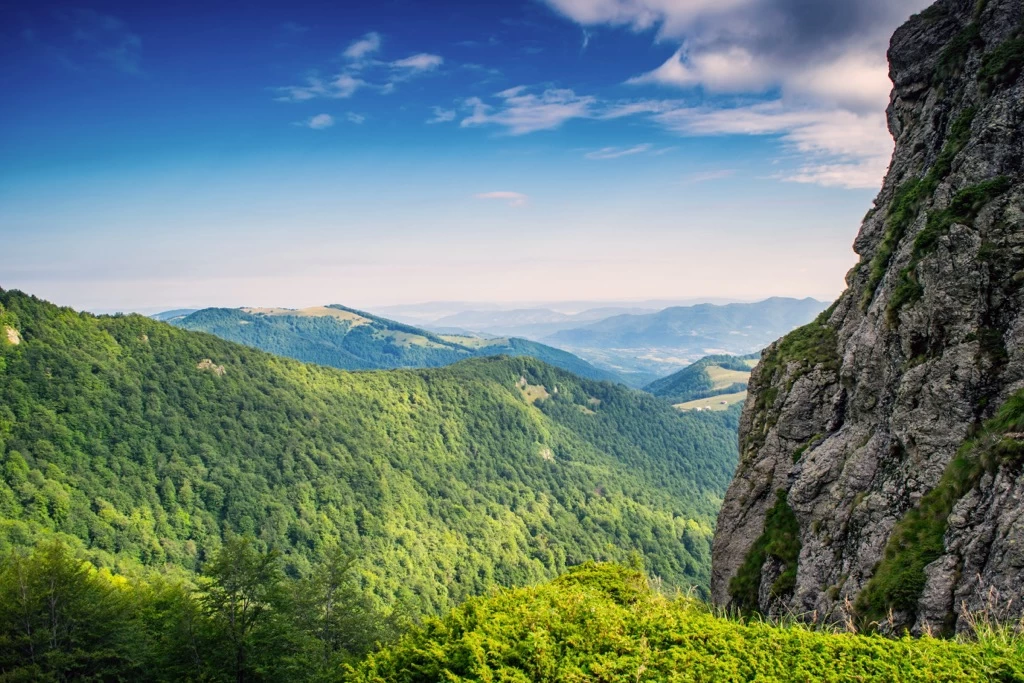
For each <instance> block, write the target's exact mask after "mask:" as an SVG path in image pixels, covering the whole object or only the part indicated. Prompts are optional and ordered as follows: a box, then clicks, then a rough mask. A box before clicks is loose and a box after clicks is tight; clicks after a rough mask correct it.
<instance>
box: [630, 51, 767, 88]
mask: <svg viewBox="0 0 1024 683" xmlns="http://www.w3.org/2000/svg"><path fill="white" fill-rule="evenodd" d="M772 81H773V74H772V72H771V70H770V69H769V68H768V67H767V65H766V64H765V63H764V62H763V61H761V60H759V59H758V58H756V57H755V56H754V55H753V54H751V53H750V52H748V51H747V50H745V49H743V48H742V47H736V46H731V47H728V48H726V49H724V50H722V51H720V52H703V53H700V54H697V55H694V56H693V57H692V58H691V59H689V60H685V59H684V51H683V48H680V49H679V50H677V51H676V53H675V54H674V55H672V56H671V57H669V58H668V60H667V61H666V62H665V63H664V64H662V65H661V66H659V67H658V68H657V69H654V70H653V71H649V72H648V73H646V74H643V75H641V76H636V77H635V78H631V79H629V81H627V82H628V83H631V84H645V83H657V84H659V85H674V86H678V87H683V88H690V87H694V86H698V85H702V86H704V87H705V88H707V89H708V90H710V91H712V92H754V91H760V90H763V89H765V88H767V87H768V86H770V85H772Z"/></svg>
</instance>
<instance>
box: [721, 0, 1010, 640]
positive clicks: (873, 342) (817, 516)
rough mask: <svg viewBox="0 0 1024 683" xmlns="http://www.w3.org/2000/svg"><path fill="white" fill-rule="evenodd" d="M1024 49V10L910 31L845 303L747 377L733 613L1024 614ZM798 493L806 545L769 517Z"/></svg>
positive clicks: (726, 517)
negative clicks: (791, 558) (1020, 395)
mask: <svg viewBox="0 0 1024 683" xmlns="http://www.w3.org/2000/svg"><path fill="white" fill-rule="evenodd" d="M1022 54H1024V0H989V1H988V2H985V1H984V0H982V1H981V2H975V0H940V2H938V3H937V4H936V5H934V6H933V7H931V8H930V9H928V10H926V11H925V12H922V13H921V14H920V15H917V16H915V17H914V18H912V19H911V20H910V21H909V22H908V23H907V24H906V25H904V26H903V27H902V28H900V29H899V30H898V31H897V32H896V34H895V35H894V37H893V40H892V44H891V48H890V52H889V58H890V65H891V67H890V72H891V74H890V75H891V77H892V79H893V83H894V90H893V93H892V100H891V105H890V107H889V110H888V118H889V128H890V130H891V132H892V134H893V136H894V138H895V139H896V150H895V153H894V157H893V161H892V165H891V168H890V171H889V173H888V176H887V177H886V179H885V182H884V185H883V188H882V190H881V192H880V194H879V195H878V198H877V199H876V200H875V208H874V209H873V210H872V212H871V213H870V214H869V215H868V216H867V217H866V218H865V221H864V223H863V225H862V227H861V230H860V234H859V235H858V236H857V238H856V241H855V244H854V246H855V249H856V251H857V253H858V254H860V256H861V261H860V263H859V264H858V266H857V267H856V268H854V269H853V270H852V271H851V272H850V273H849V274H848V276H847V284H848V289H847V291H846V292H845V293H844V294H843V296H842V297H841V298H840V299H839V301H837V302H836V304H835V306H834V307H833V308H832V309H830V310H829V311H827V312H826V313H825V314H824V315H823V316H822V317H821V318H820V319H819V321H818V322H816V323H814V324H812V325H811V326H808V327H807V328H802V329H801V330H798V331H797V332H795V333H794V334H793V335H790V336H789V337H786V338H785V339H783V340H780V341H779V342H776V344H774V345H773V346H772V347H770V348H769V349H768V350H767V351H766V352H765V356H764V360H763V361H762V363H761V365H760V366H758V368H757V369H756V370H755V372H754V374H753V377H752V379H751V385H750V397H749V398H748V400H747V403H746V407H745V409H744V414H743V419H742V422H741V426H740V440H741V462H740V466H739V469H738V472H737V475H736V478H735V481H734V482H733V484H732V485H731V487H730V489H729V492H728V494H727V496H726V500H725V504H724V506H723V508H722V512H721V514H720V517H719V522H718V533H717V535H716V537H715V542H714V551H713V570H712V593H713V597H714V600H715V601H716V602H717V603H718V604H722V605H726V604H731V605H733V606H738V607H742V608H745V609H756V610H758V611H761V612H764V613H771V614H779V613H785V614H798V615H804V616H806V617H807V618H815V619H819V620H820V619H826V620H831V621H835V622H844V621H847V620H849V619H852V620H854V621H855V622H857V623H859V624H860V625H861V626H870V625H871V624H872V623H879V622H882V623H881V624H880V626H881V628H882V629H883V630H886V629H889V630H899V629H901V628H910V629H912V630H915V631H916V632H920V631H922V630H928V629H931V630H932V631H936V630H938V631H943V630H944V631H946V632H949V631H951V630H955V629H963V628H965V627H966V623H965V621H966V620H965V619H964V618H963V610H964V609H965V608H966V609H967V610H978V609H981V608H983V607H985V606H986V605H988V606H989V607H993V606H996V607H998V608H1000V609H1003V610H1004V611H1005V612H1006V616H1011V615H1016V616H1019V615H1020V614H1021V613H1022V612H1024V477H1022V475H1021V472H1022V469H1024V457H1021V455H1020V453H1024V445H1022V446H1021V447H1020V449H1019V450H1017V446H1016V445H1015V444H1017V442H1018V441H1019V440H1018V439H1016V438H1015V437H1016V436H1019V435H1015V434H1013V433H1006V429H1009V428H1008V427H1005V425H1003V427H1000V428H997V427H996V426H994V425H995V421H993V417H994V416H997V415H1004V416H1005V414H1008V413H1007V411H1010V412H1012V409H1015V408H1014V405H1015V404H1012V401H1011V399H1012V397H1014V395H1015V394H1016V393H1017V392H1018V391H1020V390H1021V389H1022V388H1024V291H1022V285H1024V179H1022V171H1024V79H1022V76H1021V63H1022V58H1021V56H1022ZM1008 401H1011V403H1009V404H1008ZM1007 406H1009V407H1007ZM1000 409H1002V410H1003V412H1002V413H1000V412H999V411H1000ZM1022 409H1024V403H1022ZM1022 418H1024V412H1022ZM1000 429H1002V431H999V430H1000ZM997 432H998V433H997ZM965 444H966V445H965ZM958 452H959V453H960V459H959V460H958V461H957V463H954V460H955V459H957V458H958ZM951 463H953V464H951ZM937 487H938V488H937ZM780 490H782V492H783V499H784V501H785V504H786V505H788V508H789V509H790V510H791V511H792V514H793V515H795V517H796V519H797V521H798V525H799V533H798V537H797V538H792V539H791V538H788V537H787V536H786V534H785V533H783V532H782V531H780V530H779V529H776V528H774V527H773V523H771V522H769V523H767V524H766V517H768V516H769V514H768V513H769V510H771V509H772V508H773V506H775V505H776V502H777V496H778V495H779V494H778V491H780ZM929 492H932V493H931V495H930V496H928V494H929ZM940 493H941V494H942V496H940V495H939V494H940ZM943 496H945V498H943ZM946 498H948V499H949V503H948V506H947V507H943V506H944V505H946V503H944V502H943V500H945V499H946ZM922 500H923V501H924V502H923V503H922ZM950 506H951V509H949V507H950ZM922 530H923V531H922ZM894 534H895V535H894ZM907 534H916V535H910V536H908V535H907ZM759 541H760V542H759ZM772 543H774V544H775V545H774V546H773V545H772ZM887 546H888V547H889V551H888V554H887V551H886V548H887ZM904 546H905V547H904ZM764 548H768V550H767V551H765V552H766V553H767V554H766V555H765V561H764V562H763V563H760V564H758V562H757V561H756V560H757V559H759V558H758V557H756V554H757V552H759V551H763V550H764ZM772 548H776V549H778V548H789V549H790V550H792V549H794V548H798V561H797V563H796V567H795V570H796V578H795V582H791V581H790V582H787V581H780V580H779V578H778V577H779V576H781V575H782V573H783V572H784V570H785V567H780V566H779V565H780V556H781V555H784V554H785V553H784V552H783V551H781V550H779V551H778V552H774V551H773V550H772ZM901 548H903V549H901ZM907 548H910V550H909V551H908V550H907ZM883 556H886V558H887V559H886V560H885V562H883ZM755 565H756V566H755ZM872 579H874V581H872ZM755 595H756V599H755V598H754V597H753V596H755ZM1011 599H1012V600H1013V602H1012V603H1010V601H1011ZM754 602H756V604H753V603H754ZM1008 604H1009V607H1008V608H1007V605H1008ZM890 612H891V614H892V618H891V619H890V618H889V613H890ZM883 614H884V615H885V618H880V616H881V615H883Z"/></svg>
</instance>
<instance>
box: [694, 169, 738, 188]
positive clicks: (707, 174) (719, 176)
mask: <svg viewBox="0 0 1024 683" xmlns="http://www.w3.org/2000/svg"><path fill="white" fill-rule="evenodd" d="M735 174H736V171H734V170H732V169H728V168H723V169H719V170H717V171H698V172H696V173H691V174H689V175H688V176H686V177H685V178H683V184H684V185H696V184H698V183H708V182H711V181H714V180H725V179H726V178H731V177H732V176H734V175H735Z"/></svg>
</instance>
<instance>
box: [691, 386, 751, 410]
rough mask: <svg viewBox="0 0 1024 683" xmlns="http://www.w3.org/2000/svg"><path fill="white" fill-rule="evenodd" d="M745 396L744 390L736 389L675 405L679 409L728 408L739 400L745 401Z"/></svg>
mask: <svg viewBox="0 0 1024 683" xmlns="http://www.w3.org/2000/svg"><path fill="white" fill-rule="evenodd" d="M746 398H747V392H746V391H745V390H744V391H738V392H736V393H734V394H719V395H718V396H712V397H710V398H701V399H697V400H696V401H687V402H686V403H677V404H676V406H675V407H676V408H678V409H679V410H715V411H717V410H728V409H729V408H730V407H731V406H734V405H736V404H737V403H739V402H741V401H745V400H746Z"/></svg>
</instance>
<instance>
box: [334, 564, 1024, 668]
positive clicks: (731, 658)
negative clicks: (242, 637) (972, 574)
mask: <svg viewBox="0 0 1024 683" xmlns="http://www.w3.org/2000/svg"><path fill="white" fill-rule="evenodd" d="M349 680H350V681H353V682H355V681H358V682H362V683H370V682H373V683H378V682H384V681H387V682H392V681H394V682H402V683H413V682H420V681H422V682H424V683H426V682H427V681H431V682H432V681H494V682H498V681H502V682H512V681H517V682H518V681H522V682H524V683H525V682H527V681H560V682H562V681H564V682H566V683H568V682H574V683H575V682H579V683H583V682H587V683H594V682H600V681H752V680H757V681H989V680H996V681H1024V640H1022V638H1021V637H1019V636H1015V635H1013V634H1012V633H1010V632H1007V631H998V630H996V631H991V632H987V633H986V634H983V635H982V637H980V638H978V639H976V640H974V641H972V642H966V641H964V642H959V641H950V640H939V639H934V638H921V639H913V638H909V637H907V638H903V639H901V640H888V639H885V638H882V637H880V636H864V635H855V634H848V633H830V632H823V631H815V630H811V629H808V628H806V627H803V626H799V625H796V624H782V625H773V624H769V623H764V622H746V623H744V622H740V621H737V620H734V619H729V618H723V617H721V616H717V615H715V614H713V613H712V612H710V611H709V610H708V608H707V607H706V606H705V605H703V604H702V603H700V602H698V601H695V600H692V599H690V598H687V597H678V598H676V599H669V598H666V597H664V596H661V595H658V594H656V593H654V592H653V591H651V590H650V589H649V588H648V585H647V582H646V580H645V579H644V577H643V575H642V574H640V573H639V572H636V571H633V570H629V569H625V568H622V567H618V566H612V565H602V564H586V565H583V566H581V567H578V568H576V569H574V570H573V571H571V572H569V573H568V574H566V575H565V576H563V577H561V578H559V579H557V580H555V581H553V582H552V583H549V584H545V585H542V586H538V587H533V588H522V589H518V590H510V591H504V592H501V593H497V594H494V595H493V596H491V597H487V598H476V599H473V600H470V601H469V602H467V603H466V604H465V605H463V606H462V607H460V608H458V609H456V610H454V611H453V612H452V613H451V614H449V615H448V616H447V617H446V618H444V619H435V620H431V621H429V622H428V623H427V624H425V625H424V626H423V627H422V628H420V629H419V630H417V631H414V632H412V633H410V634H408V635H406V636H405V637H404V638H403V639H402V640H401V641H399V643H398V644H396V645H394V646H392V647H391V648H389V649H385V650H383V651H381V652H377V653H375V654H372V655H370V656H369V657H368V658H367V659H366V660H365V661H364V662H363V664H362V665H361V666H360V667H359V668H358V669H356V670H352V671H350V673H349Z"/></svg>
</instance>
